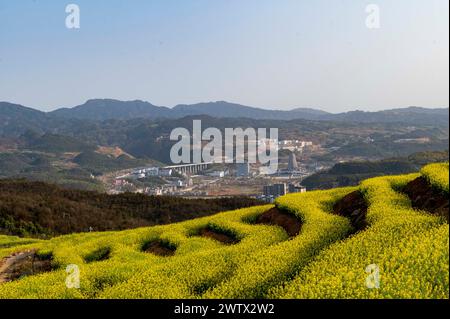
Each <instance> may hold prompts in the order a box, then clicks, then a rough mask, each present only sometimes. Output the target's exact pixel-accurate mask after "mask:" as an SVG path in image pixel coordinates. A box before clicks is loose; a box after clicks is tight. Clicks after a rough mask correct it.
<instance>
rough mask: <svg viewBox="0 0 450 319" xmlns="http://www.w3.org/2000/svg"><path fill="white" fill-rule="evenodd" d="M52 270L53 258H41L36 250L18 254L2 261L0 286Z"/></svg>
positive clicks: (0, 263)
mask: <svg viewBox="0 0 450 319" xmlns="http://www.w3.org/2000/svg"><path fill="white" fill-rule="evenodd" d="M52 270H53V267H52V257H51V256H45V257H43V256H39V255H38V254H37V252H36V250H27V251H22V252H18V253H15V254H12V255H10V256H8V257H6V258H4V259H3V260H2V261H0V284H1V283H5V282H10V281H14V280H18V279H20V278H22V277H25V276H32V275H37V274H40V273H44V272H49V271H52Z"/></svg>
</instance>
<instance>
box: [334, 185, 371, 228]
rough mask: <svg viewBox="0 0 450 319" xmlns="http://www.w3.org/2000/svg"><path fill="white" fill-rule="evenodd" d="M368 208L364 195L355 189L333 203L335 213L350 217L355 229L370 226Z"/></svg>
mask: <svg viewBox="0 0 450 319" xmlns="http://www.w3.org/2000/svg"><path fill="white" fill-rule="evenodd" d="M367 209H368V205H367V203H366V200H365V199H364V195H363V194H362V193H361V192H360V191H355V192H353V193H350V194H348V195H346V196H344V197H343V198H342V199H341V200H340V201H338V202H337V203H335V204H334V205H333V214H336V215H339V216H343V217H347V218H349V219H350V223H351V224H352V226H353V227H354V228H355V230H356V231H360V230H364V229H365V228H366V227H367V226H368V224H367V221H366V216H367Z"/></svg>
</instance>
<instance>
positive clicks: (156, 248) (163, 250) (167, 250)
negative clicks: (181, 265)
mask: <svg viewBox="0 0 450 319" xmlns="http://www.w3.org/2000/svg"><path fill="white" fill-rule="evenodd" d="M142 251H143V252H146V253H150V254H153V255H157V256H161V257H170V256H173V255H175V251H176V247H174V246H172V245H169V244H168V243H165V242H163V241H160V240H156V241H151V242H148V243H146V244H144V246H143V247H142Z"/></svg>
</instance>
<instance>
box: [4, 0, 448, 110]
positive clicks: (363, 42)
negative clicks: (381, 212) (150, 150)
mask: <svg viewBox="0 0 450 319" xmlns="http://www.w3.org/2000/svg"><path fill="white" fill-rule="evenodd" d="M69 3H75V4H78V5H79V6H80V9H81V28H80V29H79V30H69V29H67V28H66V27H65V19H66V15H67V14H66V13H65V7H66V5H67V4H69ZM370 3H375V4H378V5H379V7H380V10H381V11H380V22H381V28H380V29H368V28H367V27H366V24H365V20H366V17H367V13H366V12H365V8H366V5H367V4H370ZM448 6H449V2H448V0H395V1H393V0H380V1H375V0H372V1H364V0H133V1H122V0H68V1H61V0H58V1H56V0H0V100H1V101H10V102H15V103H20V104H23V105H27V106H31V107H35V108H39V109H42V110H51V109H55V108H57V107H63V106H70V107H71V106H75V105H79V104H82V103H84V102H85V101H86V100H87V99H91V98H116V99H122V100H134V99H141V100H146V101H149V102H151V103H153V104H156V105H164V106H169V107H171V106H174V105H176V104H179V103H196V102H203V101H217V100H227V101H231V102H237V103H241V104H246V105H253V106H259V107H265V108H280V109H289V108H293V107H315V108H319V109H324V110H327V111H331V112H340V111H346V110H352V109H364V110H378V109H386V108H392V107H406V106H410V105H418V106H426V107H447V106H448V102H449V91H448V85H449V64H448V63H449V42H448V38H449V35H448V28H449V15H448V12H449V8H448Z"/></svg>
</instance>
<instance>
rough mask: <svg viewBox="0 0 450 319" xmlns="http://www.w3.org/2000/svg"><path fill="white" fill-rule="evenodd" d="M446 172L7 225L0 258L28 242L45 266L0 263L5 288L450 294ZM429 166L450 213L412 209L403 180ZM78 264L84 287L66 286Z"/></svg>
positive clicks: (209, 294)
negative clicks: (240, 200)
mask: <svg viewBox="0 0 450 319" xmlns="http://www.w3.org/2000/svg"><path fill="white" fill-rule="evenodd" d="M448 174H449V165H448V163H445V164H432V165H429V166H426V167H425V168H423V169H422V170H421V172H420V174H409V175H400V176H385V177H377V178H373V179H368V180H365V181H363V182H362V183H361V184H360V185H359V186H357V187H351V188H338V189H332V190H327V191H314V192H308V193H304V194H290V195H287V196H285V197H281V198H279V199H278V200H277V201H276V204H275V205H276V208H277V209H273V206H271V205H267V206H257V207H251V208H245V209H241V210H237V211H232V212H225V213H220V214H217V215H214V216H209V217H204V218H199V219H194V220H190V221H185V222H181V223H177V224H171V225H165V226H155V227H148V228H139V229H134V230H127V231H121V232H101V233H81V234H72V235H66V236H61V237H56V238H53V239H51V240H31V239H20V238H17V237H8V236H0V258H7V259H4V260H11V258H12V257H11V256H14V254H15V253H18V252H22V253H26V254H30V255H31V254H32V256H33V260H38V261H39V262H37V265H40V266H41V267H37V268H39V269H40V270H41V273H40V274H37V273H36V272H37V271H34V272H31V273H30V272H29V273H28V274H29V275H28V276H24V277H21V276H20V274H19V275H17V274H15V275H16V276H13V275H14V274H13V275H10V277H9V278H10V279H11V280H12V281H9V280H5V282H3V283H1V282H2V281H1V278H2V273H1V272H0V299H2V298H432V299H435V298H436V299H443V298H449V226H448V196H449V193H448V192H449V178H448ZM421 177H422V179H424V180H425V181H426V183H427V185H426V187H427V192H428V193H429V194H432V196H433V197H434V198H433V199H436V200H435V201H434V202H439V200H441V201H442V200H444V201H446V203H444V206H443V207H444V208H445V207H447V208H446V216H445V218H444V217H443V216H442V215H436V214H433V211H434V210H433V211H432V210H431V208H430V210H429V209H428V206H427V205H428V204H430V203H431V202H432V201H428V202H429V203H428V204H426V205H425V206H424V207H425V208H424V209H417V208H413V204H412V200H411V199H410V197H408V196H407V195H406V194H405V189H406V187H408V186H409V187H410V186H411V185H413V183H414V182H415V181H416V180H418V179H419V178H421ZM414 203H416V202H415V201H414ZM414 205H416V204H414ZM445 205H447V206H445ZM430 207H431V206H430ZM440 208H442V207H440ZM270 212H271V213H270ZM444 215H445V214H444ZM271 223H272V225H271ZM276 225H280V226H282V227H280V226H276ZM294 226H299V227H297V228H295V227H294ZM283 228H284V229H283ZM294 228H295V229H294ZM288 229H289V230H290V231H287V230H288ZM293 229H294V230H296V232H292V230H293ZM8 258H9V259H8ZM45 261H47V263H46V262H45ZM73 264H75V265H77V266H78V267H79V269H80V288H79V289H69V288H67V287H66V278H67V275H68V274H67V273H66V267H67V266H68V265H73ZM1 268H2V266H1V264H0V269H1ZM33 269H34V268H33ZM19 270H20V267H17V269H16V272H18V271H19ZM50 270H51V271H50ZM375 270H376V273H377V274H379V281H377V280H373V278H375V277H373V276H374V271H375ZM3 276H4V277H5V276H6V275H5V274H3ZM7 278H8V277H7Z"/></svg>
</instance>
